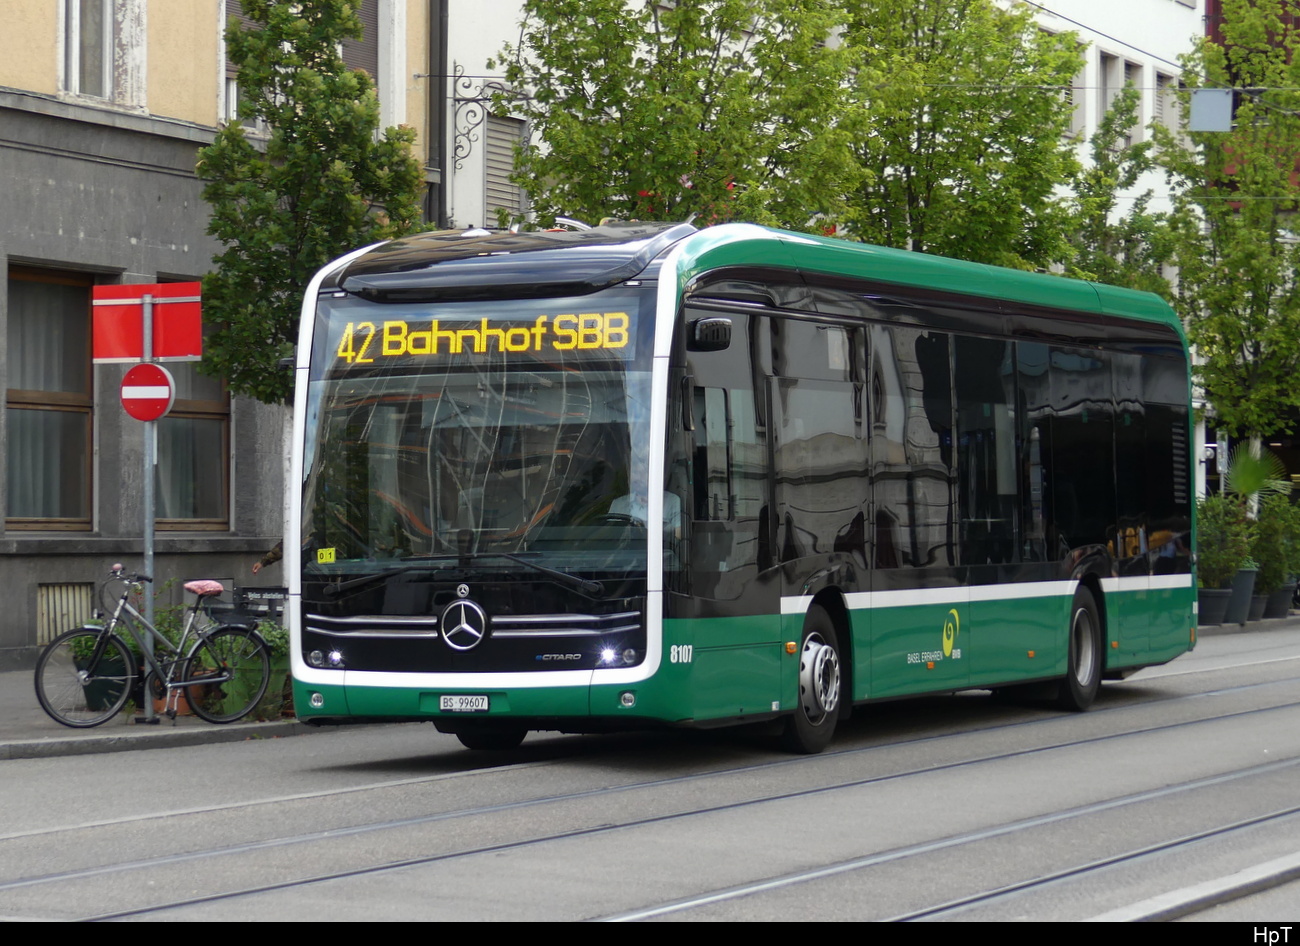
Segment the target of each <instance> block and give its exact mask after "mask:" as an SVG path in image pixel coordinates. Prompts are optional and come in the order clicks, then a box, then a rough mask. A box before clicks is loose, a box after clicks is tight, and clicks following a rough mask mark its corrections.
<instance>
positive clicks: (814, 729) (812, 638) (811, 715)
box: [781, 604, 844, 755]
mask: <svg viewBox="0 0 1300 946" xmlns="http://www.w3.org/2000/svg"><path fill="white" fill-rule="evenodd" d="M843 689H844V675H843V674H842V673H841V672H840V653H839V642H838V640H837V638H836V636H835V624H834V622H832V621H831V616H830V615H829V614H827V613H826V609H825V608H823V607H821V606H820V605H816V604H815V605H813V606H812V607H811V608H809V609H808V616H807V618H805V619H804V626H803V642H802V646H801V647H800V649H799V693H798V697H799V699H798V705H797V706H796V707H795V711H794V715H793V716H791V717H790V718H789V719H787V720H786V723H785V731H784V732H783V733H782V735H781V744H782V745H783V746H784V747H785V748H786V749H787V750H789V751H790V752H799V753H804V754H808V755H811V754H813V753H816V752H821V751H822V750H823V749H825V748H826V747H827V746H828V745H830V743H831V738H832V737H833V736H834V735H835V723H836V721H837V720H838V719H839V715H840V712H839V711H840V700H841V699H842V697H843Z"/></svg>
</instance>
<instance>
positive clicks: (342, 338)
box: [333, 312, 635, 365]
mask: <svg viewBox="0 0 1300 946" xmlns="http://www.w3.org/2000/svg"><path fill="white" fill-rule="evenodd" d="M631 329H632V319H631V316H630V315H629V314H628V313H627V312H572V313H560V314H557V315H550V314H542V315H537V316H535V317H534V318H533V319H532V320H531V321H527V322H521V321H519V320H515V319H512V320H510V321H496V320H493V319H487V318H481V319H476V320H473V321H463V320H459V319H457V320H447V319H429V320H424V321H420V320H414V319H390V320H385V321H382V322H381V321H373V322H371V321H364V322H361V321H358V322H347V323H346V324H344V325H343V326H342V330H341V332H340V334H339V338H338V340H337V342H336V343H335V344H334V345H333V348H334V355H335V356H336V357H337V358H338V359H339V360H340V361H342V362H344V363H345V364H348V365H373V364H380V363H383V362H385V361H388V360H390V359H401V360H403V361H409V360H412V359H428V360H429V361H431V362H433V361H438V360H443V359H448V358H451V357H454V356H461V357H465V356H469V357H472V356H474V355H484V356H488V357H491V356H493V355H505V354H532V355H539V354H545V353H548V352H556V353H575V352H579V353H580V352H606V353H611V354H614V355H615V356H616V357H618V358H619V359H620V360H623V359H628V358H631V357H633V355H634V354H635V351H634V348H635V345H634V337H633V334H632V330H631Z"/></svg>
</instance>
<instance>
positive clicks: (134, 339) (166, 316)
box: [92, 282, 203, 363]
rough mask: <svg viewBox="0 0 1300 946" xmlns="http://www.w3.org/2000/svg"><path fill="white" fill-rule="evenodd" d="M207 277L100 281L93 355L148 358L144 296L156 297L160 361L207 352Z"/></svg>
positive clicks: (155, 331)
mask: <svg viewBox="0 0 1300 946" xmlns="http://www.w3.org/2000/svg"><path fill="white" fill-rule="evenodd" d="M201 289H202V283H197V282H167V283H156V284H153V285H140V284H136V285H122V286H95V287H94V290H93V292H92V299H93V302H94V307H93V311H94V318H93V322H94V325H93V328H94V337H93V344H94V360H95V362H96V363H105V362H136V361H140V360H142V359H143V358H144V330H143V327H144V297H145V296H146V295H148V296H152V297H153V357H154V360H155V361H198V360H199V359H200V358H202V357H203V313H202V304H201V303H200V301H199V297H200V292H201Z"/></svg>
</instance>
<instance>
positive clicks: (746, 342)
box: [665, 306, 782, 719]
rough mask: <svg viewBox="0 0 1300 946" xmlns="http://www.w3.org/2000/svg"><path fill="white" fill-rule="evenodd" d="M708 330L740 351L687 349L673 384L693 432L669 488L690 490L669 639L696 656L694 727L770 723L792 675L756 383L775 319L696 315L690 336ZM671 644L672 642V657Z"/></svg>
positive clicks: (685, 438)
mask: <svg viewBox="0 0 1300 946" xmlns="http://www.w3.org/2000/svg"><path fill="white" fill-rule="evenodd" d="M704 320H720V322H719V323H717V324H722V323H724V322H725V323H729V333H730V340H729V342H728V343H727V344H726V347H724V348H721V349H720V350H712V351H708V350H699V349H700V348H701V347H708V346H707V345H692V344H689V343H688V345H687V346H686V347H687V349H688V350H687V352H686V360H685V371H684V373H683V374H682V375H680V376H679V377H678V379H677V380H676V382H675V384H676V385H677V386H678V390H680V391H681V392H682V394H681V397H682V409H683V423H682V426H683V427H684V428H685V430H684V432H683V435H682V445H681V447H680V448H679V449H678V450H670V451H669V454H670V465H669V469H668V488H669V489H670V490H672V489H675V488H676V489H680V490H681V491H682V492H681V495H682V496H683V499H684V502H683V508H684V509H686V510H688V515H687V517H686V518H687V519H688V522H687V523H686V535H685V537H684V541H685V546H686V547H685V548H684V549H683V555H682V557H681V559H682V560H681V569H682V572H683V573H682V574H681V576H680V578H681V580H680V581H679V582H677V588H678V591H677V592H676V593H670V594H669V595H668V599H667V604H668V615H669V620H668V621H666V622H665V628H666V633H667V634H668V635H669V637H674V638H676V637H680V639H681V640H680V641H679V642H678V645H679V647H680V646H681V645H682V644H685V645H688V646H690V647H691V648H692V650H691V651H690V652H689V653H690V662H691V664H692V666H691V680H692V691H693V716H694V718H695V719H710V718H719V717H734V716H744V715H752V714H756V713H766V712H771V710H772V707H773V704H774V703H776V702H777V701H779V700H780V698H781V693H780V669H781V664H782V659H781V633H780V632H781V624H780V596H779V582H778V575H777V572H776V569H775V568H774V567H773V556H772V543H771V511H770V510H771V505H770V487H769V481H770V478H771V474H770V460H769V444H768V439H767V438H768V426H767V419H766V416H765V406H764V404H763V403H762V399H761V395H762V393H763V391H762V388H761V387H760V386H756V385H755V383H754V378H755V372H756V368H755V364H756V361H755V357H756V353H757V351H758V349H759V347H760V344H759V343H760V334H761V332H762V330H763V324H764V322H765V319H764V318H763V317H762V316H759V315H751V314H749V313H745V312H741V311H735V310H731V309H727V308H725V307H714V306H708V307H705V306H699V307H688V308H687V309H686V314H685V325H686V326H687V332H688V333H690V332H691V331H692V326H693V323H696V322H701V321H704ZM756 395H757V396H756ZM674 454H676V455H677V456H678V460H677V462H675V463H674V462H673V461H672V457H673V455H674ZM670 587H672V585H671V584H670ZM673 643H674V641H673V640H668V639H667V638H666V639H665V646H666V648H667V649H668V653H669V654H670V655H671V653H672V650H671V647H672V644H673ZM678 653H679V654H680V653H681V651H680V650H679V651H678Z"/></svg>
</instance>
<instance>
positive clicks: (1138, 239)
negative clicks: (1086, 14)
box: [1066, 85, 1174, 299]
mask: <svg viewBox="0 0 1300 946" xmlns="http://www.w3.org/2000/svg"><path fill="white" fill-rule="evenodd" d="M1139 100H1140V93H1139V91H1138V90H1137V89H1136V88H1134V87H1133V86H1132V85H1128V86H1126V87H1125V88H1124V89H1123V90H1122V91H1120V92H1119V93H1118V94H1117V95H1116V96H1115V100H1114V101H1113V102H1112V103H1111V106H1110V108H1109V109H1107V111H1106V115H1105V116H1104V117H1103V118H1102V120H1101V124H1100V125H1098V127H1097V130H1096V131H1095V132H1094V133H1093V136H1092V139H1091V140H1090V141H1089V152H1090V154H1091V157H1092V160H1091V162H1090V163H1089V164H1088V165H1087V167H1085V168H1083V170H1081V171H1080V172H1079V174H1078V175H1077V176H1076V178H1075V180H1074V184H1073V191H1074V194H1073V197H1072V199H1071V222H1070V242H1071V244H1072V245H1073V256H1072V257H1071V259H1070V261H1069V262H1068V263H1067V265H1066V272H1067V274H1068V275H1070V276H1074V277H1076V278H1078V279H1090V280H1092V281H1094V282H1100V283H1106V284H1107V285H1111V286H1123V287H1125V288H1127V289H1142V290H1145V291H1147V292H1154V293H1158V294H1160V295H1162V296H1164V297H1165V298H1166V299H1170V298H1172V294H1173V288H1172V287H1171V286H1170V284H1169V280H1168V279H1166V278H1165V276H1164V267H1165V265H1166V264H1168V263H1171V262H1172V259H1173V254H1174V247H1173V234H1172V231H1171V229H1170V226H1169V222H1168V215H1167V214H1163V213H1153V212H1152V211H1151V210H1150V209H1149V208H1150V204H1151V198H1152V196H1153V195H1152V192H1151V191H1150V190H1148V191H1146V192H1144V193H1142V194H1139V195H1137V196H1136V197H1135V198H1133V202H1132V203H1131V204H1130V205H1129V207H1128V209H1127V211H1125V212H1123V213H1118V212H1117V211H1118V204H1119V197H1120V194H1121V193H1123V192H1131V191H1132V190H1133V188H1134V187H1136V186H1137V184H1138V181H1139V180H1140V178H1141V177H1142V175H1143V174H1145V173H1146V172H1148V171H1151V170H1153V169H1155V167H1156V162H1155V157H1154V154H1153V149H1154V147H1155V142H1154V141H1153V140H1152V139H1150V138H1148V139H1146V140H1145V141H1140V142H1136V143H1126V140H1125V139H1126V138H1127V136H1128V134H1129V129H1131V128H1133V126H1134V125H1136V124H1137V108H1138V102H1139Z"/></svg>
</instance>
